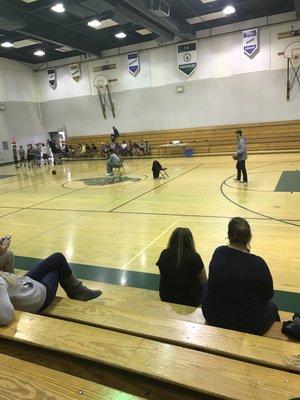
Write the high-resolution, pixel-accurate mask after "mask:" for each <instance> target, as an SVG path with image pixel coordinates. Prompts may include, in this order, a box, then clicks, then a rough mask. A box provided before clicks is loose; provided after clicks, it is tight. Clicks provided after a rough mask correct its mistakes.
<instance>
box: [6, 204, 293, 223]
mask: <svg viewBox="0 0 300 400" xmlns="http://www.w3.org/2000/svg"><path fill="white" fill-rule="evenodd" d="M1 208H4V209H5V208H13V209H17V210H18V211H22V210H25V208H24V209H23V208H18V207H2V206H0V209H1ZM30 210H32V211H61V212H65V211H66V212H81V213H102V214H109V211H105V210H82V209H72V208H71V209H70V208H69V209H67V208H43V207H41V208H30ZM114 214H133V215H154V216H155V215H157V216H166V217H181V218H185V217H188V218H219V219H230V218H232V216H228V215H203V214H175V213H156V212H146V211H116V212H115V213H114ZM247 219H250V220H259V221H269V218H266V217H247ZM282 220H284V221H292V222H300V219H297V218H282Z"/></svg>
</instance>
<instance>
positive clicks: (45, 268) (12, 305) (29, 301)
mask: <svg viewBox="0 0 300 400" xmlns="http://www.w3.org/2000/svg"><path fill="white" fill-rule="evenodd" d="M58 283H60V285H61V286H62V288H63V289H64V291H65V292H66V294H67V295H68V297H69V298H71V299H75V300H81V301H88V300H92V299H95V298H96V297H99V296H101V294H102V292H101V290H91V289H88V288H87V287H85V286H83V284H82V283H81V282H80V281H79V280H78V279H77V278H76V277H75V275H74V274H73V271H72V269H71V267H70V265H69V264H68V262H67V260H66V259H65V257H64V256H63V254H61V253H55V254H52V255H51V256H50V257H48V258H46V259H45V260H43V261H41V262H40V263H39V264H38V265H37V266H36V267H35V268H33V269H32V270H31V271H29V272H27V273H26V274H25V275H24V276H18V275H15V274H10V273H7V272H2V271H1V272H0V325H8V324H9V323H10V322H11V321H12V319H13V317H14V310H15V309H16V310H20V311H25V312H30V313H38V314H39V313H41V312H42V311H44V310H45V309H46V308H47V307H49V306H50V304H51V303H52V302H53V300H54V298H55V295H56V291H57V288H58Z"/></svg>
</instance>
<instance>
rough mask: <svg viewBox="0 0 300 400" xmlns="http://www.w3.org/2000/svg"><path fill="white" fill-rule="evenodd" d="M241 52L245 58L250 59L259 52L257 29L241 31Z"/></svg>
mask: <svg viewBox="0 0 300 400" xmlns="http://www.w3.org/2000/svg"><path fill="white" fill-rule="evenodd" d="M243 50H244V53H245V54H246V56H248V57H250V58H252V57H254V56H255V55H256V54H257V52H258V50H259V40H258V29H257V28H255V29H248V30H247V31H243Z"/></svg>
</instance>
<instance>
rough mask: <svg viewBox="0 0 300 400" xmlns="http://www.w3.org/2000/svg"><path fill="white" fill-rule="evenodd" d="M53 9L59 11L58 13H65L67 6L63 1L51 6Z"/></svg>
mask: <svg viewBox="0 0 300 400" xmlns="http://www.w3.org/2000/svg"><path fill="white" fill-rule="evenodd" d="M51 10H52V11H55V12H57V13H63V12H65V11H66V10H65V7H64V5H63V3H57V4H55V5H54V6H52V7H51Z"/></svg>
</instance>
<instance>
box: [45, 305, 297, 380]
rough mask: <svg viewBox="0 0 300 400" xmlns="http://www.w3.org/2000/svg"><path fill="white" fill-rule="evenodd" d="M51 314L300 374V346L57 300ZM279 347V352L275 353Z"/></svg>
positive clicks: (49, 312) (49, 310)
mask: <svg viewBox="0 0 300 400" xmlns="http://www.w3.org/2000/svg"><path fill="white" fill-rule="evenodd" d="M46 313H47V315H49V316H53V317H59V318H62V319H66V320H70V321H74V322H79V323H86V324H90V325H93V326H98V327H100V328H105V329H113V330H116V331H119V332H123V333H128V334H131V335H136V336H140V337H145V338H148V339H154V340H159V341H162V342H166V343H171V344H175V345H179V346H183V347H187V348H193V349H198V350H203V351H208V352H211V353H214V354H221V355H222V356H226V357H233V358H237V359H240V360H243V361H251V362H254V363H257V364H262V365H266V366H270V367H275V368H281V369H286V370H292V371H297V372H299V373H300V343H299V342H298V343H296V342H287V341H278V340H276V339H273V338H270V333H269V338H265V337H261V336H257V335H250V334H246V333H242V332H236V331H231V330H227V329H221V328H216V327H213V326H209V325H204V324H198V323H191V322H187V321H178V320H175V319H170V318H164V317H161V316H160V315H159V313H157V314H156V315H153V316H152V317H149V316H145V315H143V314H136V313H135V312H133V311H132V309H131V310H129V311H127V312H126V310H122V311H120V310H112V309H110V308H107V307H105V306H102V305H100V304H99V305H98V304H93V305H90V304H87V303H79V302H78V301H74V300H73V301H72V300H66V299H56V300H55V302H54V304H53V305H52V306H51V307H50V308H49V309H48V310H47V312H46ZM274 348H276V352H274Z"/></svg>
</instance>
